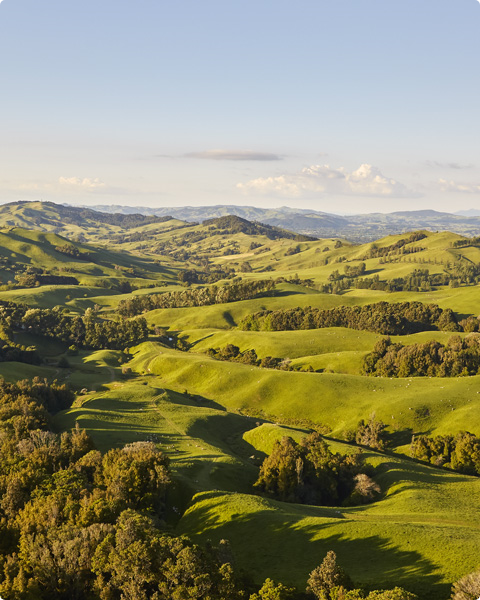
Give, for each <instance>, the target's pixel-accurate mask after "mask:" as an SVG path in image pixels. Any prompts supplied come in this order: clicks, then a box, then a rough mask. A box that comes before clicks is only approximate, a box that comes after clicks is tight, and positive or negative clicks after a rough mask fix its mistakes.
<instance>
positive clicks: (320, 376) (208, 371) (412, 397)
mask: <svg viewBox="0 0 480 600" xmlns="http://www.w3.org/2000/svg"><path fill="white" fill-rule="evenodd" d="M129 364H130V366H131V367H132V368H133V369H134V370H136V371H137V372H140V373H152V374H156V375H159V376H161V377H162V381H164V382H165V385H167V386H170V387H171V386H174V387H176V388H178V389H180V388H187V389H188V390H189V391H192V392H193V393H196V394H200V395H202V396H204V397H206V398H212V399H215V400H216V401H217V402H219V403H220V404H222V405H223V406H225V407H226V408H228V409H229V410H238V409H248V410H251V411H252V410H253V411H259V410H261V411H264V412H265V413H267V414H272V415H276V417H277V418H278V419H280V420H281V419H282V418H289V419H292V418H293V419H298V418H307V419H311V420H312V421H315V422H320V423H324V424H326V425H328V426H329V427H331V429H332V431H333V432H334V433H335V434H338V435H340V434H342V432H344V431H346V430H350V429H353V428H355V427H356V425H357V424H358V422H359V420H360V419H365V418H367V417H368V416H370V414H371V413H372V412H375V413H376V415H377V417H378V418H380V419H382V420H383V421H384V422H385V423H387V425H388V426H389V427H390V428H392V429H395V430H407V429H413V430H414V431H416V432H430V433H435V434H437V433H444V432H447V431H448V432H450V433H455V432H456V431H458V430H461V429H468V430H469V431H472V432H473V433H477V434H480V411H479V407H480V394H478V393H477V391H478V389H479V382H480V376H475V377H460V378H421V377H418V378H408V379H386V378H377V377H361V376H358V375H343V374H338V373H296V372H285V371H278V370H272V369H261V368H258V367H251V366H249V365H242V364H239V363H230V362H223V361H216V360H213V359H210V358H208V357H207V356H205V355H196V354H192V353H182V352H177V351H174V350H169V349H167V348H165V347H163V346H161V345H159V344H155V343H152V342H147V343H145V344H142V345H140V346H138V347H137V349H136V353H135V357H134V359H133V360H132V361H131V362H130V363H129ZM425 408H427V409H428V411H429V416H428V417H422V416H419V415H420V413H423V412H424V409H425Z"/></svg>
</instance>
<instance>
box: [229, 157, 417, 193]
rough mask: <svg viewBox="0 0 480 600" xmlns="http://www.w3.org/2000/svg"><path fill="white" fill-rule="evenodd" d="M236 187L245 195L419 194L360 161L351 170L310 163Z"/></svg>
mask: <svg viewBox="0 0 480 600" xmlns="http://www.w3.org/2000/svg"><path fill="white" fill-rule="evenodd" d="M237 188H238V189H239V190H241V191H242V192H244V193H247V194H249V193H257V194H258V193H259V194H264V195H280V196H288V197H291V198H301V197H308V196H312V195H318V194H330V195H343V196H377V197H393V198H415V197H419V196H420V194H418V193H417V192H414V191H412V190H409V189H408V188H407V187H406V186H405V185H403V184H402V183H400V182H398V181H396V180H395V179H392V178H390V177H385V175H383V174H382V173H381V172H380V170H379V169H378V168H377V167H374V166H372V165H369V164H363V165H361V166H360V167H359V168H358V169H357V170H356V171H352V172H348V171H347V170H346V169H345V168H344V167H339V168H338V169H335V168H332V167H330V166H329V165H313V166H310V167H305V168H304V169H302V170H301V171H300V172H298V173H293V174H286V175H280V176H278V177H265V178H263V177H261V178H258V179H252V180H251V181H248V182H247V183H238V184H237Z"/></svg>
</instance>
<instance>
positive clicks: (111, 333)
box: [0, 302, 148, 362]
mask: <svg viewBox="0 0 480 600" xmlns="http://www.w3.org/2000/svg"><path fill="white" fill-rule="evenodd" d="M19 330H23V331H27V332H29V333H33V334H36V335H39V336H45V337H51V338H54V339H57V340H60V341H62V342H66V343H68V344H69V345H75V346H77V347H85V348H92V349H94V350H98V349H104V348H105V349H111V350H123V349H124V348H126V347H128V346H132V345H135V344H138V343H140V342H142V341H144V340H145V339H146V338H147V336H148V326H147V322H146V320H145V318H144V317H138V318H135V319H131V320H126V319H120V320H118V321H102V320H100V319H99V318H98V315H97V313H96V311H95V310H93V309H91V308H87V310H86V311H85V314H84V315H83V316H74V317H71V316H69V315H68V314H67V313H65V312H63V310H62V309H61V308H60V307H54V308H52V309H50V308H29V307H28V306H25V305H21V304H16V303H14V302H0V336H1V337H3V338H7V339H9V340H12V339H13V334H14V332H15V331H19ZM27 362H28V361H27Z"/></svg>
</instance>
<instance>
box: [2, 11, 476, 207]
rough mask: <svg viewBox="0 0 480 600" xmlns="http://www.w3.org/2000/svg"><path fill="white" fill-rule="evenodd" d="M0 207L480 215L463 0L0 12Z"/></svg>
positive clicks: (472, 29) (469, 15)
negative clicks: (40, 204)
mask: <svg viewBox="0 0 480 600" xmlns="http://www.w3.org/2000/svg"><path fill="white" fill-rule="evenodd" d="M0 56H1V57H2V60H1V61H0V86H1V96H0V107H1V110H0V202H1V203H5V202H13V201H18V200H45V201H53V202H64V203H69V204H81V205H92V206H93V205H104V204H119V205H128V206H139V207H140V206H150V207H163V206H168V207H172V206H184V205H190V206H199V205H216V204H237V205H249V206H261V207H272V208H273V207H278V206H290V207H294V208H306V209H314V210H318V211H323V212H330V213H338V214H354V213H366V212H374V211H375V212H376V211H378V212H392V211H397V210H419V209H435V210H441V211H448V212H456V211H459V210H465V209H470V208H474V209H480V147H479V145H480V108H479V107H480V68H479V63H480V3H479V2H478V0H402V1H400V0H397V1H396V2H394V1H393V0H296V1H295V2H293V1H292V0H241V1H240V0H177V1H176V2H172V0H168V1H167V0H136V1H135V2H133V1H132V2H128V1H126V0H82V1H79V0H77V1H74V0H3V1H2V0H0Z"/></svg>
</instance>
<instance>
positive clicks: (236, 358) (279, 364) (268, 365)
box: [207, 344, 292, 371]
mask: <svg viewBox="0 0 480 600" xmlns="http://www.w3.org/2000/svg"><path fill="white" fill-rule="evenodd" d="M207 354H208V356H210V357H211V358H215V359H216V360H228V361H231V362H238V363H243V364H247V365H254V366H255V367H262V368H264V369H280V370H282V371H290V370H292V368H291V367H290V364H289V363H290V361H289V360H288V359H284V358H277V357H274V356H265V357H264V358H258V356H257V352H256V351H255V350H254V349H253V348H252V349H250V350H244V351H243V352H242V351H240V348H239V347H238V346H235V345H234V344H227V345H226V346H224V347H223V348H217V349H215V348H209V349H208V350H207Z"/></svg>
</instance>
